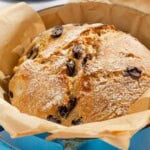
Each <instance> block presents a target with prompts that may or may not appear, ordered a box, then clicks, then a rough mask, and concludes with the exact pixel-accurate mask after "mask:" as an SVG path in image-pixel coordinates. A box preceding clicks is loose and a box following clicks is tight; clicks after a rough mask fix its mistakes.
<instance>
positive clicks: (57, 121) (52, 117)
mask: <svg viewBox="0 0 150 150" xmlns="http://www.w3.org/2000/svg"><path fill="white" fill-rule="evenodd" d="M46 119H47V120H48V121H52V122H55V123H59V124H60V123H61V120H59V119H57V118H56V117H54V116H52V115H48V116H47V118H46Z"/></svg>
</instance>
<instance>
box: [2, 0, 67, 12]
mask: <svg viewBox="0 0 150 150" xmlns="http://www.w3.org/2000/svg"><path fill="white" fill-rule="evenodd" d="M67 1H68V0H33V1H32V0H24V2H27V3H28V4H30V5H31V7H33V8H34V9H35V10H41V9H43V8H47V7H51V6H55V5H61V4H64V3H67ZM18 2H23V1H20V0H0V9H1V8H4V7H6V6H9V5H11V4H15V3H18Z"/></svg>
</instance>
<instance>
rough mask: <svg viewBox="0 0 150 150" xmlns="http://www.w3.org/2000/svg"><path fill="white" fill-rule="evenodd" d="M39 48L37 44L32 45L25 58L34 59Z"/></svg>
mask: <svg viewBox="0 0 150 150" xmlns="http://www.w3.org/2000/svg"><path fill="white" fill-rule="evenodd" d="M38 51H39V48H38V47H37V46H34V47H33V48H32V49H31V50H30V51H29V52H28V53H27V58H28V59H35V58H36V57H37V55H38Z"/></svg>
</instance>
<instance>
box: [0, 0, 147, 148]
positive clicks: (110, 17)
mask: <svg viewBox="0 0 150 150" xmlns="http://www.w3.org/2000/svg"><path fill="white" fill-rule="evenodd" d="M6 10H7V11H6ZM6 10H3V12H2V13H1V12H0V21H1V22H3V20H4V24H5V25H9V28H10V24H13V26H12V31H13V32H12V31H11V30H10V29H8V27H7V28H5V27H4V26H3V31H2V32H0V35H1V37H2V36H3V35H5V36H4V38H5V41H4V43H3V42H0V61H1V62H3V63H0V69H1V71H2V72H3V74H2V77H1V78H0V79H1V80H2V81H3V78H4V75H7V74H11V71H12V68H13V66H14V65H15V64H16V62H17V58H18V57H19V56H18V52H20V54H21V52H22V51H21V49H22V50H23V49H25V48H26V47H27V46H28V44H29V43H30V41H31V39H32V38H33V37H34V36H35V35H36V34H38V33H39V32H41V31H43V30H44V24H45V26H46V28H49V27H52V26H54V25H58V24H66V23H96V22H102V23H109V24H114V25H115V26H116V27H117V28H118V29H120V30H123V31H126V32H128V33H131V34H132V35H134V36H136V37H137V38H139V40H140V41H141V42H142V43H144V44H145V45H146V46H147V47H149V48H150V30H149V26H150V16H149V15H148V14H147V15H146V14H144V13H140V12H138V11H135V10H132V9H130V8H124V7H121V6H118V5H110V4H102V3H92V2H89V3H82V4H79V3H78V4H69V5H65V6H60V7H54V8H52V9H46V10H44V11H42V12H40V16H41V18H42V19H43V22H44V24H43V22H42V21H41V19H40V17H39V16H38V14H37V13H36V12H34V11H33V10H32V9H31V8H30V7H28V6H27V5H26V4H25V3H21V4H18V5H14V6H12V7H11V8H7V9H6ZM23 10H24V11H23ZM18 15H19V16H21V21H18V20H20V19H19V17H18ZM6 16H9V17H8V18H9V19H6ZM1 18H2V20H1ZM10 18H11V19H10ZM12 20H13V21H12ZM33 31H34V32H33ZM24 35H26V36H24ZM23 37H24V38H23ZM6 39H8V40H6ZM24 43H26V44H24ZM8 45H9V46H8ZM8 47H9V49H8ZM18 47H21V48H20V49H18ZM2 54H5V55H4V56H5V57H2V56H3V55H2ZM14 54H17V57H16V56H15V55H14ZM6 56H8V57H6ZM4 64H5V66H7V68H5V67H4ZM2 83H3V82H2ZM0 84H1V83H0ZM1 94H2V92H1ZM149 104H150V89H149V90H148V91H146V92H145V93H144V94H143V95H142V96H141V97H140V98H139V100H137V102H136V103H135V104H133V105H132V106H131V108H130V110H129V113H130V115H126V116H123V117H119V118H116V119H111V120H107V121H102V122H97V123H88V124H83V125H78V126H73V127H65V126H62V125H58V124H55V123H52V122H49V121H46V120H44V119H40V118H38V117H34V116H30V115H27V114H23V113H21V112H19V110H17V108H15V107H13V106H12V105H10V104H9V103H8V102H6V101H5V100H4V99H2V98H1V99H0V110H1V111H0V124H1V125H2V126H3V127H4V128H5V130H6V131H8V132H9V133H10V135H11V137H14V138H15V137H19V136H25V135H32V134H35V133H42V132H50V133H53V134H52V135H51V136H49V137H48V138H47V139H54V138H75V137H76V138H95V137H96V138H97V137H98V138H101V139H103V140H105V141H107V142H109V143H111V144H113V145H115V146H117V147H119V148H121V149H127V148H128V146H129V141H130V138H131V137H132V136H133V134H134V133H136V132H137V131H139V130H140V129H142V128H144V127H145V126H147V125H148V124H149V123H150V110H149V109H150V106H149Z"/></svg>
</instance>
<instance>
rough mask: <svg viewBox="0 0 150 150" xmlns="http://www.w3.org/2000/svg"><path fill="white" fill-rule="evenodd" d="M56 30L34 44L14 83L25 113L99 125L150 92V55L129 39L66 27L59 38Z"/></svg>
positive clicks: (107, 30)
mask: <svg viewBox="0 0 150 150" xmlns="http://www.w3.org/2000/svg"><path fill="white" fill-rule="evenodd" d="M53 30H54V29H53V28H52V29H50V30H48V31H45V32H44V33H42V34H40V35H39V36H38V37H36V38H35V39H34V40H33V43H32V44H31V47H30V49H32V50H33V52H32V50H30V49H29V50H27V51H26V52H25V54H24V56H22V58H21V59H20V63H19V65H18V66H17V67H16V68H15V75H14V76H13V78H12V79H11V81H10V84H9V89H10V91H11V92H13V97H12V98H11V102H12V104H13V105H15V106H16V107H18V108H19V109H20V110H21V111H22V112H25V113H29V114H31V115H36V116H39V117H42V118H47V117H48V119H49V120H51V121H56V122H57V123H60V122H61V123H62V124H64V125H72V124H78V123H86V122H94V121H101V120H106V119H110V118H114V117H117V116H121V115H124V114H126V113H127V111H128V108H129V107H130V105H131V104H132V103H134V102H135V101H136V100H137V99H138V98H139V97H140V96H141V95H142V94H143V93H144V92H145V91H146V90H147V89H148V88H149V87H150V59H149V58H150V52H149V51H148V49H147V48H146V47H144V46H143V45H142V44H141V43H140V42H138V41H137V40H136V39H135V38H133V37H131V36H130V35H128V34H125V33H123V32H120V31H116V30H115V28H114V27H113V26H110V25H102V24H93V25H83V26H76V25H64V26H63V32H62V33H61V34H60V32H61V31H60V30H59V31H58V33H57V34H60V35H54V36H59V37H56V38H54V37H52V36H51V33H52V31H53ZM33 48H34V49H33ZM27 57H28V58H27Z"/></svg>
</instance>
